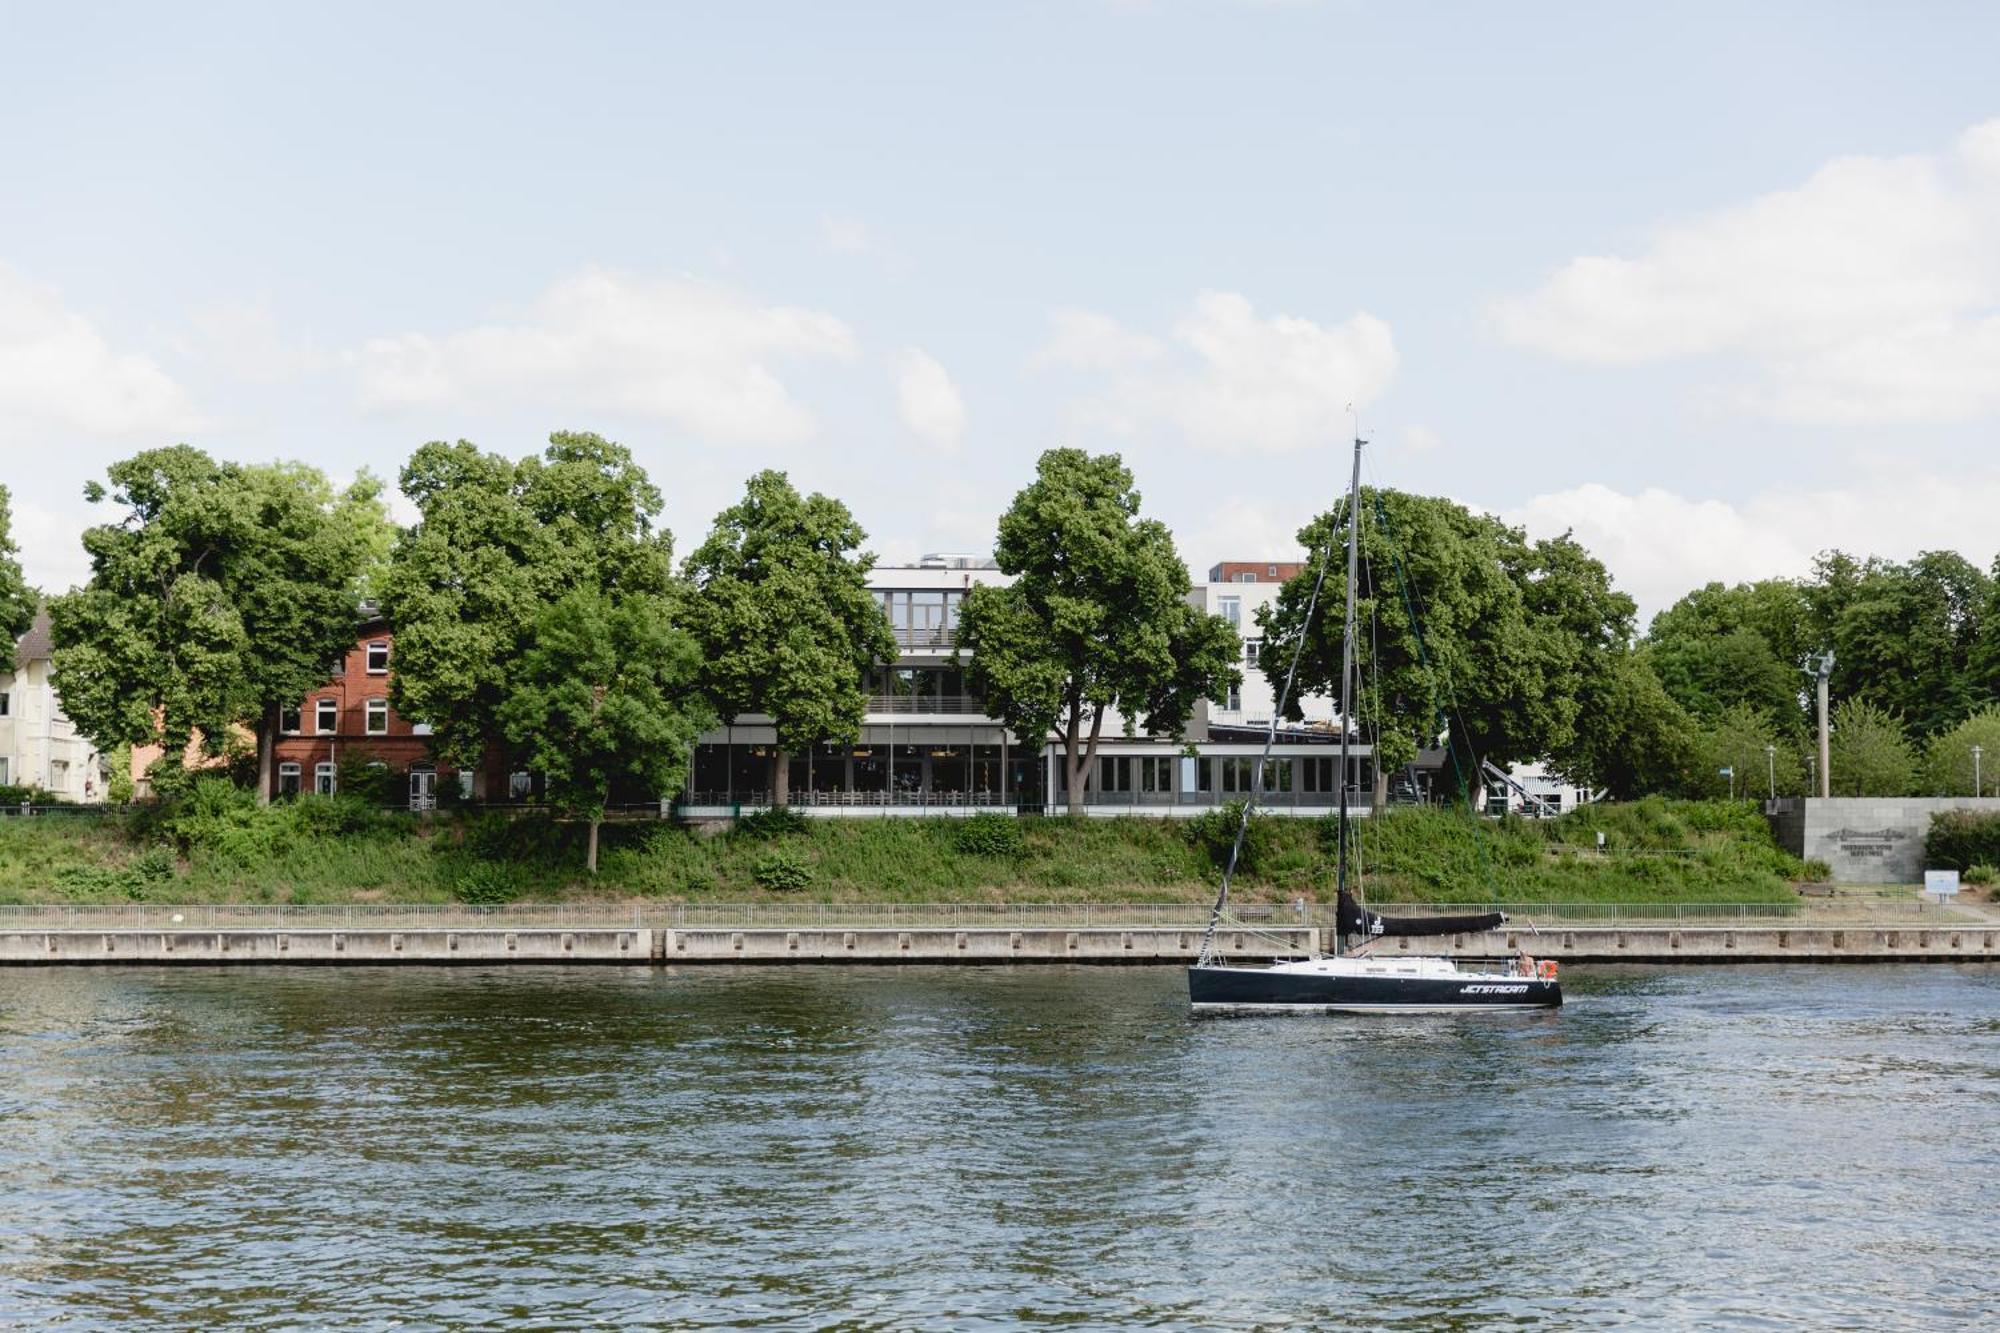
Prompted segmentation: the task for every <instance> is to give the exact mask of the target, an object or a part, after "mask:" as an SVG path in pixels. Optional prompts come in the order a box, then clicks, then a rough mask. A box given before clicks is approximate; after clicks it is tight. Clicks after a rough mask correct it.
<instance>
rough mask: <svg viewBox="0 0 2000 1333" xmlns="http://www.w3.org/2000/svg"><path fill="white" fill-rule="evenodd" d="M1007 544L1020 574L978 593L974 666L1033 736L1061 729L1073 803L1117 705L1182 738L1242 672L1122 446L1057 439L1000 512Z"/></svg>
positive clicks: (962, 617) (1007, 565)
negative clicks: (1196, 598) (1149, 508)
mask: <svg viewBox="0 0 2000 1333" xmlns="http://www.w3.org/2000/svg"><path fill="white" fill-rule="evenodd" d="M994 556H995V559H996V560H997V562H998V563H999V566H1000V568H1001V570H1002V571H1003V572H1005V573H1008V574H1011V575H1013V576H1014V581H1013V582H1012V583H1011V584H1009V585H1007V586H1005V587H998V586H992V585H987V586H982V587H977V588H973V589H972V590H971V591H970V592H968V593H967V594H966V598H965V606H964V608H963V609H962V610H961V612H960V614H959V634H958V644H959V648H960V650H961V651H962V652H969V653H970V654H971V658H970V662H969V664H968V666H967V669H966V674H967V679H968V681H969V682H970V684H971V685H972V688H973V689H974V690H976V691H978V692H979V693H980V694H981V695H982V696H983V697H984V699H985V701H986V708H987V710H988V711H989V712H990V713H991V714H992V715H993V716H995V717H998V718H1000V719H1001V720H1002V721H1004V722H1005V723H1006V724H1007V726H1008V727H1009V728H1010V729H1011V730H1012V731H1013V732H1014V733H1015V734H1017V735H1018V736H1020V737H1021V738H1022V740H1023V741H1024V742H1026V743H1029V744H1034V743H1037V742H1039V741H1040V740H1042V739H1043V738H1045V737H1047V736H1048V734H1049V733H1050V732H1051V731H1054V732H1057V733H1059V734H1060V736H1061V739H1062V746H1063V764H1064V769H1063V771H1064V774H1065V776H1066V777H1067V779H1068V784H1069V810H1070V813H1071V814H1072V815H1080V814H1082V813H1083V807H1084V794H1085V791H1086V788H1087V784H1088V782H1089V781H1090V779H1091V777H1092V776H1093V775H1094V773H1095V771H1096V759H1097V745H1098V740H1099V738H1100V737H1101V736H1102V734H1103V730H1104V722H1105V719H1106V718H1107V717H1110V716H1113V715H1117V714H1122V715H1123V716H1124V718H1125V725H1126V726H1127V727H1128V728H1129V727H1131V726H1132V725H1133V724H1134V723H1137V724H1138V725H1141V726H1143V727H1144V728H1145V729H1146V730H1147V731H1149V732H1153V733H1155V734H1163V735H1172V736H1175V737H1178V736H1179V735H1181V733H1182V732H1183V731H1185V729H1186V727H1187V722H1188V719H1189V717H1190V716H1191V715H1192V714H1193V711H1194V706H1195V704H1196V703H1197V702H1198V701H1200V700H1201V699H1203V698H1219V697H1221V696H1222V695H1224V694H1225V693H1226V692H1227V691H1228V690H1229V689H1230V688H1231V687H1232V686H1234V685H1236V684H1238V683H1239V682H1240V681H1241V680H1242V674H1241V671H1240V670H1239V669H1238V667H1237V665H1236V663H1237V661H1238V659H1239V657H1240V655H1241V644H1240V643H1239V641H1238V639H1237V637H1236V631H1235V629H1234V628H1233V627H1232V626H1230V624H1229V623H1228V622H1227V621H1225V620H1223V619H1222V618H1221V617H1220V616H1212V615H1209V614H1208V613H1207V612H1205V611H1201V610H1198V609H1196V608H1195V607H1193V606H1191V605H1189V603H1188V593H1189V590H1190V584H1189V581H1188V572H1187V566H1186V565H1184V564H1182V563H1181V558H1180V556H1179V555H1178V554H1176V553H1175V551H1174V539H1173V535H1172V534H1171V533H1169V532H1168V531H1167V529H1166V526H1165V525H1164V524H1162V523H1160V522H1159V521H1158V520H1157V519H1148V518H1141V517H1139V493H1138V491H1136V490H1135V489H1133V485H1132V473H1131V471H1130V470H1129V469H1127V468H1126V466H1125V465H1124V463H1123V462H1122V461H1120V459H1119V457H1118V455H1116V454H1101V455H1091V454H1087V453H1085V452H1084V451H1083V450H1081V449H1050V450H1048V451H1047V452H1045V453H1044V454H1043V455H1042V456H1041V458H1040V459H1039V460H1038V461H1037V462H1036V464H1035V479H1034V481H1032V482H1030V483H1029V484H1028V485H1027V486H1026V487H1025V488H1024V489H1023V490H1022V491H1021V492H1020V493H1019V494H1017V495H1016V496H1015V497H1014V502H1013V504H1012V505H1011V506H1009V507H1008V509H1007V512H1006V513H1005V514H1003V515H1001V517H1000V533H999V541H998V543H997V545H996V547H995V550H994Z"/></svg>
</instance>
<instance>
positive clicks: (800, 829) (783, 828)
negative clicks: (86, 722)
mask: <svg viewBox="0 0 2000 1333" xmlns="http://www.w3.org/2000/svg"><path fill="white" fill-rule="evenodd" d="M736 831H737V832H738V833H741V834H742V835H743V836H744V837H746V838H757V839H759V840H761V841H765V842H769V841H770V840H771V839H773V838H782V837H786V836H788V835H790V834H794V833H804V832H805V831H806V817H805V816H804V815H802V814H800V813H799V812H798V811H796V810H794V809H792V808H791V807H790V806H788V805H785V806H772V807H771V808H770V809H769V810H759V811H756V812H755V813H753V814H747V815H745V816H743V817H742V818H741V819H739V820H737V821H736Z"/></svg>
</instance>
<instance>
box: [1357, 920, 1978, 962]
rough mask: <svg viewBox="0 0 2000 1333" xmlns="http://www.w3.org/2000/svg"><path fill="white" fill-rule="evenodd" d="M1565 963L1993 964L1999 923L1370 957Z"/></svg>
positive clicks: (1458, 947)
mask: <svg viewBox="0 0 2000 1333" xmlns="http://www.w3.org/2000/svg"><path fill="white" fill-rule="evenodd" d="M1523 949H1525V950H1527V951H1528V952H1529V953H1531V954H1533V955H1534V956H1535V957H1537V958H1554V959H1557V960H1558V961H1562V962H1572V963H1889V962H1895V963H1913V962H1943V963H1960V962H1994V961H2000V926H1967V925H1958V924H1940V925H1935V926H1930V925H1927V926H1922V927H1917V928H1912V927H1909V926H1904V925H1898V926H1851V925H1842V926H1794V925H1753V926H1747V927H1746V926H1695V927H1688V926H1672V927H1663V926H1647V927H1643V928H1622V929H1605V928H1600V927H1595V926H1593V927H1591V928H1590V929H1588V930H1567V929H1561V928H1551V929H1548V930H1543V931H1539V932H1530V931H1525V930H1495V931H1487V932H1483V933H1480V934H1471V935H1454V936H1451V937H1449V938H1447V939H1443V940H1435V939H1417V940H1409V939H1393V940H1391V939H1385V940H1380V941H1378V942H1377V943H1376V944H1375V945H1374V946H1373V947H1372V948H1371V949H1370V952H1371V953H1373V954H1374V955H1376V956H1377V957H1385V956H1388V957H1393V956H1395V955H1396V954H1399V953H1409V954H1413V955H1414V954H1432V955H1436V954H1440V953H1442V954H1445V955H1447V956H1449V957H1453V958H1509V957H1512V956H1513V955H1514V954H1515V953H1517V952H1519V951H1520V950H1523Z"/></svg>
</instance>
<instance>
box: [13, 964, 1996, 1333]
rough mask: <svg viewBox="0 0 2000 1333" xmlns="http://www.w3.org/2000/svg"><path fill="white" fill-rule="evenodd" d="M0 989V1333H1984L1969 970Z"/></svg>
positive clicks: (1980, 1105) (710, 978)
mask: <svg viewBox="0 0 2000 1333" xmlns="http://www.w3.org/2000/svg"><path fill="white" fill-rule="evenodd" d="M1565 981H1566V982H1567V983H1568V984H1567V987H1566V989H1567V990H1568V991H1569V993H1570V995H1571V996H1572V997H1573V998H1572V1003H1571V1004H1570V1006H1569V1007H1568V1008H1567V1009H1565V1010H1564V1011H1562V1012H1561V1013H1560V1014H1556V1015H1496V1014H1485V1015H1473V1016H1462V1017H1459V1016H1433V1017H1408V1018H1390V1019H1383V1018H1373V1019H1364V1018H1352V1019H1342V1018H1316V1019H1296V1018H1294V1019H1272V1020H1239V1021H1204V1022H1196V1021H1192V1020H1190V1019H1189V1018H1188V1017H1187V1015H1186V1003H1185V992H1184V989H1183V987H1184V982H1183V974H1182V973H1181V972H1180V971H1179V970H1178V969H1151V968H1147V969H1131V970H1127V969H1110V968H1099V969H1089V968H1078V969H1063V968H1021V969H1012V970H1009V969H984V968H957V969H953V968H936V969H932V968H909V969H900V970H891V969H881V970H877V969H862V968H796V969H785V968H772V969H761V970H759V969H726V970H693V971H672V970H669V971H665V972H655V971H651V970H647V969H637V968H635V969H619V970H615V971H594V970H584V969H577V970H567V971H563V970H536V969H528V968H522V969H514V970H492V971H475V970H444V969H440V970H425V969H417V968H409V969H396V970H306V969H300V970H268V971H265V970H259V971H225V970H206V969H203V970H171V969H169V970H146V969H125V970H106V971H81V970H78V971H62V970H46V971H41V970H31V971H23V970H14V971H7V972H0V1068H4V1070H5V1074H6V1076H5V1079H4V1081H0V1124H3V1125H4V1127H5V1133H4V1135H0V1324H6V1325H9V1326H13V1325H33V1324H43V1323H50V1322H55V1321H58V1320H65V1319H66V1320H69V1321H72V1322H73V1323H76V1324H80V1325H95V1324H104V1323H120V1322H130V1323H157V1324H163V1325H171V1326H177V1327H185V1326H235V1327H241V1326H324V1325H341V1326H347V1327H353V1326H373V1325H386V1324H391V1323H404V1324H409V1323H415V1324H418V1325H425V1324H430V1325H464V1324H476V1323H498V1324H513V1323H520V1324H525V1325H536V1326H546V1327H567V1326H575V1325H578V1324H585V1323H611V1324H616V1323H630V1324H645V1325H669V1326H704V1325H707V1326H729V1327H744V1326H752V1327H755V1326H771V1327H777V1326H786V1327H795V1326H802V1327H817V1326H825V1325H839V1326H842V1327H850V1328H910V1329H919V1328H921V1329H931V1328H940V1327H1003V1326H1019V1325H1024V1324H1026V1325H1038V1324H1054V1323H1064V1322H1069V1323H1093V1324H1100V1325H1102V1324H1118V1325H1127V1326H1130V1325H1143V1326H1156V1327H1176V1326H1186V1325H1197V1324H1198V1325H1204V1326H1211V1327H1280V1326H1286V1325H1318V1326H1328V1325H1341V1324H1357V1325H1366V1326H1387V1327H1409V1328H1437V1327H1467V1328H1471V1327H1484V1326H1488V1325H1490V1324H1493V1323H1495V1322H1520V1323H1524V1324H1526V1323H1533V1324H1536V1325H1538V1326H1542V1327H1565V1326H1577V1325H1595V1324H1604V1323H1616V1322H1623V1321H1628V1320H1630V1321H1637V1322H1640V1323H1644V1324H1650V1325H1661V1324H1665V1325H1697V1324H1698V1325H1718V1324H1741V1325H1749V1326H1758V1327H1764V1326H1785V1325H1791V1324H1835V1325H1847V1326H1851V1327H1866V1328H1884V1327H1925V1326H1945V1325H1956V1324H1960V1323H1963V1322H1965V1321H1976V1320H1980V1319H1989V1320H1990V1319H1993V1318H1995V1317H1996V1316H2000V1295H1996V1293H2000V1279H1996V1277H1995V1276H1994V1275H1993V1272H1994V1270H1993V1266H1992V1264H1991V1263H1990V1261H1989V1260H1988V1258H1987V1251H1988V1248H1989V1245H1990V1242H1991V1239H1992V1227H1993V1223H1992V1218H1993V1216H1994V1215H1995V1213H1996V1210H2000V1168H1996V1166H1995V1165H1994V1164H1993V1159H1994V1157H1995V1155H1996V1153H2000V1141H1996V1139H1995V1134H1994V1131H1995V1129H1996V1127H2000V971H1996V970H1990V969H1980V968H1947V967H1935V966H1934V967H1914V968H1821V969H1808V968H1795V969H1782V968H1735V969H1716V970H1708V971H1691V970H1679V971H1648V970H1638V969H1628V970H1613V969H1606V970H1603V971H1599V972H1596V973H1591V972H1589V971H1587V970H1576V971H1574V972H1572V973H1571V974H1570V975H1569V976H1566V977H1565Z"/></svg>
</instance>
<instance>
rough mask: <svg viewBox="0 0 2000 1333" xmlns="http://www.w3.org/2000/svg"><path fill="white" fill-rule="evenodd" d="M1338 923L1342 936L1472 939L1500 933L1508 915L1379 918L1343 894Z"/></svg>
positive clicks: (1484, 914) (1492, 913) (1350, 896)
mask: <svg viewBox="0 0 2000 1333" xmlns="http://www.w3.org/2000/svg"><path fill="white" fill-rule="evenodd" d="M1335 920H1336V921H1337V922H1338V924H1339V926H1340V933H1341V934H1343V935H1469V934H1472V933H1474V932H1475V931H1481V930H1497V929H1499V928H1500V926H1501V924H1502V923H1503V922H1505V921H1506V920H1507V914H1506V913H1505V912H1481V913H1478V914H1477V915H1472V916H1379V915H1377V914H1376V913H1374V912H1364V911H1362V910H1361V904H1360V903H1358V902H1356V901H1355V900H1354V895H1353V894H1351V893H1349V892H1347V891H1346V890H1344V889H1343V890H1342V891H1341V894H1340V908H1339V912H1338V914H1337V916H1336V917H1335Z"/></svg>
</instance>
